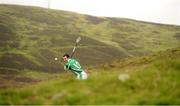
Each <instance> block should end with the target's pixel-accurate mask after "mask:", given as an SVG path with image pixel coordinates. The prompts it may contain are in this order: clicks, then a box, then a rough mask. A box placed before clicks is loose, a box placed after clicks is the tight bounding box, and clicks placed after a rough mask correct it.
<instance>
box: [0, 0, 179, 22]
mask: <svg viewBox="0 0 180 106" xmlns="http://www.w3.org/2000/svg"><path fill="white" fill-rule="evenodd" d="M49 1H50V7H51V8H52V9H61V10H68V11H73V12H78V13H83V14H89V15H94V16H108V17H123V18H131V19H137V20H143V21H150V22H157V23H166V24H176V25H180V0H49ZM0 3H11V4H21V5H33V6H41V7H48V0H0Z"/></svg>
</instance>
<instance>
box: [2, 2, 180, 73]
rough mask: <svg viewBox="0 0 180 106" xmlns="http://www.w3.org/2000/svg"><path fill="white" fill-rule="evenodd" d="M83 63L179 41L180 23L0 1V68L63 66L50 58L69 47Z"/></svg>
mask: <svg viewBox="0 0 180 106" xmlns="http://www.w3.org/2000/svg"><path fill="white" fill-rule="evenodd" d="M78 36H81V37H82V42H81V43H80V46H79V48H78V50H77V52H76V54H75V57H76V58H78V60H79V61H80V63H81V64H82V65H83V66H90V65H98V64H103V63H107V62H109V63H110V62H112V61H113V60H115V59H123V58H126V57H132V56H137V55H138V56H139V55H145V54H149V53H152V52H157V51H164V50H166V49H171V48H176V47H178V46H179V45H180V42H179V37H180V27H179V26H170V25H161V24H153V23H145V22H140V21H135V20H129V19H122V18H106V17H101V18H100V17H93V16H88V15H81V14H75V13H71V12H65V11H59V10H50V9H44V8H38V7H28V6H17V5H0V70H1V71H4V70H26V69H30V70H36V71H46V72H59V71H62V70H63V69H62V63H61V62H60V61H54V58H55V57H59V58H61V56H62V55H63V54H64V53H66V52H67V53H70V52H71V50H72V48H73V45H74V41H75V39H76V38H77V37H78Z"/></svg>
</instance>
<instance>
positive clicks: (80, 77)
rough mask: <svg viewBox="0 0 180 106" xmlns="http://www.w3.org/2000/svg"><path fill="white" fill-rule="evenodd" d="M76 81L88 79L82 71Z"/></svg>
mask: <svg viewBox="0 0 180 106" xmlns="http://www.w3.org/2000/svg"><path fill="white" fill-rule="evenodd" d="M76 78H77V79H78V80H85V79H87V78H88V76H87V73H86V72H84V71H82V72H81V74H78V75H77V77H76Z"/></svg>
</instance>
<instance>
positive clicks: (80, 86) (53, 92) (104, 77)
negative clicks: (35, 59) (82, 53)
mask: <svg viewBox="0 0 180 106" xmlns="http://www.w3.org/2000/svg"><path fill="white" fill-rule="evenodd" d="M23 75H24V76H26V77H29V78H33V79H36V80H37V79H41V80H42V79H43V77H44V79H45V80H44V81H43V82H41V83H38V84H35V85H34V84H33V85H30V84H28V86H24V87H23V88H19V87H18V88H14V87H12V88H11V87H9V88H8V89H0V104H11V105H19V104H21V105H23V104H26V105H27V104H31V105H33V104H36V105H38V104H42V105H48V104H49V105H52V104H53V105H55V104H64V105H72V104H73V105H75V104H77V105H81V104H82V105H84V104H89V105H93V104H95V105H104V104H106V105H108V104H109V105H120V104H124V105H127V104H128V105H130V104H131V105H132V104H134V105H170V104H171V105H178V104H180V97H179V95H180V90H179V85H180V77H179V75H180V48H177V49H174V50H168V51H165V52H158V53H156V54H152V55H149V56H143V57H136V58H135V57H133V58H129V59H125V60H118V61H114V62H113V63H111V64H106V65H102V66H98V67H96V68H92V69H89V79H88V80H84V81H79V80H75V79H74V78H73V77H72V74H70V73H63V74H61V75H58V76H57V75H52V74H49V75H47V73H44V74H42V73H35V72H32V73H30V72H27V74H23ZM21 76H22V75H21ZM50 76H51V78H50ZM47 77H49V78H50V79H51V80H47ZM52 77H53V78H55V79H52ZM16 78H18V76H17V77H16ZM16 78H15V79H16ZM16 80H17V79H16ZM0 81H3V79H1V80H0ZM8 82H10V81H8ZM27 83H29V82H27ZM17 84H18V83H16V85H17ZM21 84H22V83H19V85H21ZM11 86H12V85H11ZM21 86H22V85H21Z"/></svg>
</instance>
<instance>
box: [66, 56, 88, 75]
mask: <svg viewBox="0 0 180 106" xmlns="http://www.w3.org/2000/svg"><path fill="white" fill-rule="evenodd" d="M64 69H65V70H67V69H68V70H70V71H72V72H73V73H74V74H75V75H76V76H78V75H81V73H82V72H84V70H83V69H82V67H81V65H80V64H79V62H78V61H76V60H75V59H69V60H68V61H67V63H65V65H64Z"/></svg>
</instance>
